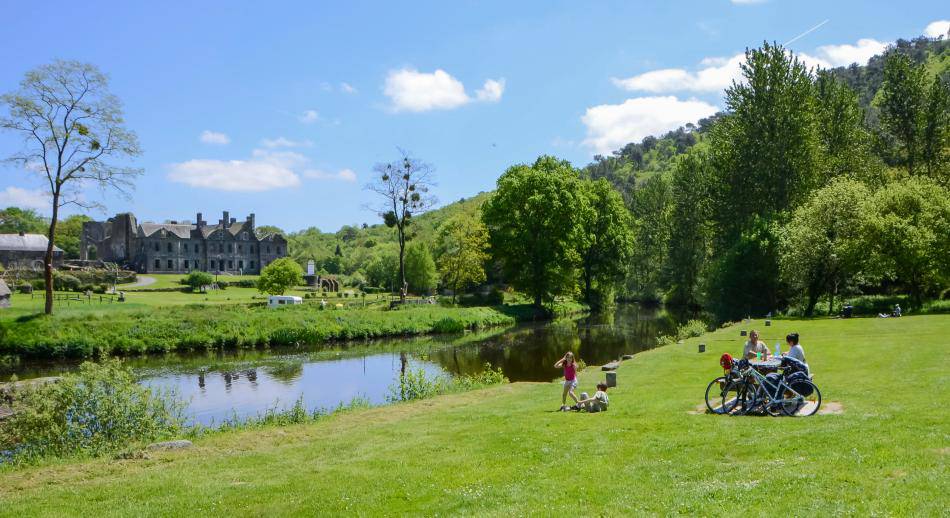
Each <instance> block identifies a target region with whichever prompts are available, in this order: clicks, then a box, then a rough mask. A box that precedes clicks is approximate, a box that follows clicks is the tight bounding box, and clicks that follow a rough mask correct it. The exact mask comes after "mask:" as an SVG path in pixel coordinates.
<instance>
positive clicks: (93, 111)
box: [0, 61, 142, 314]
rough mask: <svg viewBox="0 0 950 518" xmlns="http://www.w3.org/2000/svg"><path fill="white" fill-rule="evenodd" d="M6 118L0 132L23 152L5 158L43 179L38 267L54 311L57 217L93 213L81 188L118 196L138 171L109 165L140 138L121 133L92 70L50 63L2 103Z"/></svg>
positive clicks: (118, 116) (104, 86)
mask: <svg viewBox="0 0 950 518" xmlns="http://www.w3.org/2000/svg"><path fill="white" fill-rule="evenodd" d="M0 104H4V105H6V107H7V109H8V111H9V113H8V114H7V116H5V117H2V118H0V128H3V129H6V130H10V131H13V132H15V133H19V134H20V135H21V136H22V137H23V149H22V151H21V152H20V153H18V154H15V155H13V156H11V157H10V158H9V160H10V161H13V162H16V163H18V164H20V165H22V166H23V167H25V168H26V169H27V170H29V171H34V172H36V173H37V174H39V175H40V176H41V177H45V180H46V183H47V188H48V189H49V195H50V198H51V204H52V207H51V209H52V217H51V218H50V224H49V235H48V237H49V244H48V245H47V248H46V257H45V260H44V278H45V279H46V313H47V314H51V313H52V312H53V242H54V240H55V238H56V224H57V222H58V219H59V210H60V209H61V208H62V207H64V206H66V205H76V206H78V207H81V208H86V209H88V208H91V207H93V206H96V205H97V204H96V203H91V202H87V201H86V200H84V199H83V197H82V191H83V189H84V188H85V187H88V186H91V185H95V186H98V187H99V188H100V189H102V190H103V191H104V190H106V189H112V190H116V191H118V192H120V193H122V194H124V195H127V194H128V191H129V189H131V187H132V186H133V184H132V181H133V180H134V178H135V177H136V176H138V175H140V174H141V173H142V170H141V169H134V168H131V167H125V166H117V165H113V164H110V163H108V162H107V161H108V160H109V159H110V158H117V157H133V156H137V155H138V154H140V152H141V151H140V149H139V144H138V138H137V137H136V136H135V133H133V132H132V131H129V130H128V129H126V128H125V127H124V122H125V121H124V120H123V118H122V107H121V103H120V102H119V100H118V98H116V97H115V96H113V95H112V94H110V93H109V90H108V79H107V78H106V76H105V75H104V74H103V73H102V72H100V71H99V69H98V68H97V67H95V66H94V65H89V64H85V63H79V62H75V61H54V62H53V63H51V64H48V65H43V66H41V67H39V68H37V69H35V70H32V71H30V72H27V74H26V76H25V77H24V78H23V81H22V82H21V83H20V89H19V90H18V91H16V92H13V93H9V94H6V95H3V96H2V97H0Z"/></svg>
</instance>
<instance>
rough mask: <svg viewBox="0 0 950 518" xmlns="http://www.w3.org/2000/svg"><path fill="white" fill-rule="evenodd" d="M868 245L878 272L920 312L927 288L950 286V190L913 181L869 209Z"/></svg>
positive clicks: (895, 186) (886, 192) (879, 196)
mask: <svg viewBox="0 0 950 518" xmlns="http://www.w3.org/2000/svg"><path fill="white" fill-rule="evenodd" d="M867 207H868V217H867V219H866V220H865V225H864V227H863V232H864V235H863V238H862V239H863V243H864V244H863V246H864V248H865V250H866V251H867V253H868V255H869V257H870V258H871V264H872V265H873V267H874V268H875V269H876V271H877V272H878V273H879V274H880V275H882V276H884V277H886V278H890V279H892V280H895V281H897V282H899V283H902V284H903V285H904V286H906V288H907V290H908V291H909V292H910V294H911V297H912V298H913V301H914V305H915V306H917V307H919V306H920V305H921V304H922V302H923V297H924V294H925V293H926V291H927V290H928V289H931V288H935V287H938V286H945V285H946V284H947V282H948V281H950V189H947V188H945V187H942V186H940V185H938V184H936V183H934V182H933V181H932V180H930V179H927V178H908V179H905V180H902V181H899V182H893V183H890V184H888V185H887V186H885V187H884V188H882V189H881V190H879V191H878V192H877V193H875V195H874V196H873V197H872V198H871V199H870V201H869V203H868V204H867Z"/></svg>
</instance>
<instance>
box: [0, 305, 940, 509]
mask: <svg viewBox="0 0 950 518" xmlns="http://www.w3.org/2000/svg"><path fill="white" fill-rule="evenodd" d="M757 324H759V325H760V326H761V322H758V323H757ZM760 330H761V331H763V332H764V335H765V338H766V339H767V340H768V342H769V344H770V346H771V345H773V344H774V340H775V338H776V337H780V336H784V334H785V333H786V332H788V331H791V330H797V331H799V332H800V333H802V336H803V344H804V347H805V350H806V353H807V355H808V360H809V362H810V363H811V365H812V367H813V370H814V371H815V374H816V382H817V383H818V384H819V386H820V387H821V389H822V392H823V393H824V395H825V400H826V401H836V402H840V403H841V404H842V405H843V407H844V413H843V414H839V415H818V416H813V417H810V418H800V419H791V418H769V417H726V416H714V415H698V414H693V413H690V412H691V411H694V410H695V408H696V406H697V405H699V404H701V402H702V394H703V390H704V388H705V386H706V383H707V382H708V381H709V380H710V379H711V378H713V377H714V376H716V375H717V374H719V372H720V371H719V367H718V356H719V354H720V352H722V351H730V352H732V353H737V352H739V350H740V348H741V342H740V338H739V328H738V327H731V328H727V329H724V330H720V331H718V332H716V333H714V334H712V335H707V336H704V337H701V338H698V339H691V340H687V341H686V343H685V344H681V345H674V346H669V347H665V348H661V349H656V350H653V351H648V352H645V353H642V354H640V355H637V357H636V358H635V359H634V360H632V361H628V362H625V363H624V364H623V365H622V366H621V368H620V370H619V374H618V377H619V386H618V387H617V388H616V389H611V391H610V395H611V402H612V408H611V410H610V411H609V412H606V413H602V414H593V415H585V414H573V413H571V414H565V413H558V412H554V409H556V408H557V406H558V404H559V403H560V401H559V394H560V389H559V386H558V385H556V384H553V383H540V384H525V383H519V384H513V385H506V386H503V387H499V388H495V389H486V390H480V391H475V392H469V393H465V394H460V395H452V396H444V397H439V398H436V399H434V400H427V401H421V402H416V403H410V404H400V405H395V406H390V407H381V408H376V409H371V410H363V411H356V412H352V413H344V414H340V415H336V416H332V417H329V418H327V419H325V420H323V421H319V422H317V423H315V424H310V425H300V426H291V427H286V428H267V429H263V430H257V431H245V432H233V433H222V434H217V435H212V436H208V437H206V438H204V439H202V440H199V441H198V442H197V445H196V448H195V449H193V450H190V451H183V452H176V453H162V454H153V455H152V458H151V459H149V460H127V461H113V460H95V461H87V462H81V463H64V464H60V465H52V466H46V467H37V468H27V469H23V470H18V471H9V472H6V473H0V514H2V515H9V516H23V515H32V516H44V515H45V516H63V515H76V516H79V515H86V516H92V515H181V516H184V515H193V514H194V513H195V512H198V511H211V512H214V513H216V514H220V513H225V512H226V513H229V514H238V515H245V514H254V515H297V514H308V513H319V514H321V515H330V514H333V515H343V514H354V513H355V514H371V515H380V514H400V513H407V512H408V513H424V514H447V515H455V514H479V515H499V516H511V515H529V514H530V515H545V516H551V515H555V514H570V515H581V516H590V515H634V514H644V513H650V514H654V513H656V514H659V513H663V514H690V515H719V514H723V513H730V512H735V513H741V514H753V515H766V514H768V515H774V514H794V515H813V514H819V515H829V514H851V515H860V516H865V515H871V514H889V515H894V514H896V515H931V516H932V515H939V514H941V513H943V512H945V510H946V509H947V508H948V507H950V497H948V494H950V478H948V477H947V468H946V461H947V455H948V453H950V445H948V444H947V437H948V433H950V426H948V419H950V418H948V414H947V412H945V411H944V410H943V409H942V408H943V407H942V401H944V400H945V399H946V398H947V396H948V395H950V394H948V387H947V372H946V366H947V365H948V360H950V358H948V348H947V346H946V337H947V336H948V333H950V317H946V316H919V317H905V318H902V319H854V320H848V321H842V320H817V321H794V320H787V321H776V322H774V325H773V326H772V327H768V328H763V327H760ZM700 341H702V342H705V343H706V344H707V349H708V350H709V352H707V353H705V354H698V353H697V352H696V344H697V343H698V342H700ZM601 376H602V374H601V372H599V371H596V370H594V369H588V370H586V371H584V372H583V373H582V375H581V388H582V389H585V390H589V389H590V388H591V387H592V384H593V383H594V382H595V381H596V380H597V379H599V378H600V377H601Z"/></svg>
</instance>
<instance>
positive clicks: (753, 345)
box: [742, 329, 769, 360]
mask: <svg viewBox="0 0 950 518" xmlns="http://www.w3.org/2000/svg"><path fill="white" fill-rule="evenodd" d="M757 352H758V353H762V359H763V360H766V359H768V357H769V348H768V347H767V346H766V345H765V342H763V341H762V340H759V332H758V331H756V330H755V329H753V330H752V331H749V341H748V342H746V343H745V347H743V349H742V357H743V358H745V359H746V360H754V359H755V353H757Z"/></svg>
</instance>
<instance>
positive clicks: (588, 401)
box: [575, 381, 610, 412]
mask: <svg viewBox="0 0 950 518" xmlns="http://www.w3.org/2000/svg"><path fill="white" fill-rule="evenodd" d="M609 404H610V399H608V398H607V384H606V383H604V382H603V381H601V382H600V383H598V384H597V392H595V393H594V397H587V392H581V400H580V401H578V402H577V405H576V406H575V408H576V409H577V410H586V411H588V412H603V411H605V410H607V405H609Z"/></svg>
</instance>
